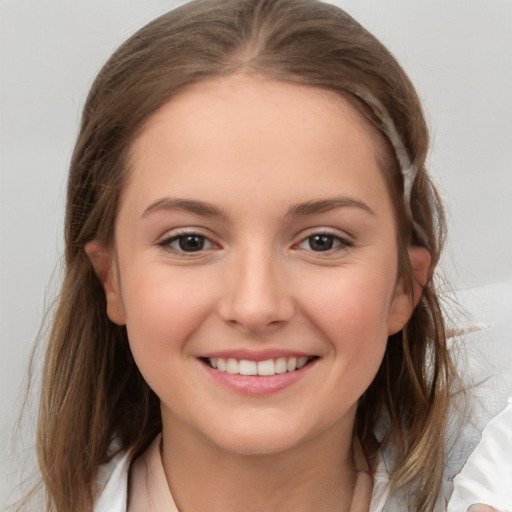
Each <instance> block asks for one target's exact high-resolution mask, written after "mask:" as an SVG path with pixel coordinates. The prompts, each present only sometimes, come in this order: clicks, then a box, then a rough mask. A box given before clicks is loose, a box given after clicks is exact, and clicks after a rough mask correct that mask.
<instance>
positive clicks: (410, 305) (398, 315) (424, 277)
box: [388, 246, 432, 336]
mask: <svg viewBox="0 0 512 512" xmlns="http://www.w3.org/2000/svg"><path fill="white" fill-rule="evenodd" d="M408 252H409V261H410V263H411V271H412V291H411V290H409V288H408V287H407V286H405V282H404V278H403V277H402V278H400V280H399V282H398V283H397V286H396V290H395V296H394V297H393V302H392V304H391V308H390V312H389V316H388V336H390V335H391V334H395V333H396V332H398V331H400V330H401V329H403V327H404V325H405V324H406V323H407V322H408V321H409V318H411V315H412V312H413V311H414V308H415V307H416V306H417V305H418V303H419V301H420V299H421V296H422V295H423V287H424V286H425V285H426V284H427V282H428V279H429V274H430V264H431V262H432V258H431V256H430V253H429V252H428V251H427V249H425V247H418V246H414V247H410V248H409V250H408Z"/></svg>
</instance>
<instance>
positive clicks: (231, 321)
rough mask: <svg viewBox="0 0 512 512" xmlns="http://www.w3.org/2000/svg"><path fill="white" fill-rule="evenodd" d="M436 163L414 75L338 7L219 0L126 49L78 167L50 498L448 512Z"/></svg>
mask: <svg viewBox="0 0 512 512" xmlns="http://www.w3.org/2000/svg"><path fill="white" fill-rule="evenodd" d="M427 151H428V133H427V128H426V124H425V121H424V118H423V114H422V111H421V106H420V103H419V100H418V97H417V95H416V93H415V91H414V88H413V86H412V85H411V83H410V81H409V80H408V78H407V77H406V75H405V73H404V72H403V70H402V69H401V68H400V66H399V65H398V63H397V62H396V60H395V59H394V58H393V57H392V56H391V55H390V53H389V52H388V51H387V50H386V49H385V48H384V47H383V46H382V44H380V43H379V42H378V41H377V40H376V39H375V38H374V37H373V36H372V35H371V34H369V33H368V32H367V31H366V30H365V29H364V28H362V27H361V26H360V25H359V24H358V23H357V22H355V21H354V20H353V19H352V18H350V17H349V16H348V15H347V14H346V13H344V12H343V11H341V10H340V9H338V8H335V7H333V6H331V5H328V4H324V3H321V2H316V1H309V0H222V1H219V0H214V1H212V0H210V1H208V0H206V1H196V2H192V3H189V4H186V5H184V6H183V7H180V8H179V9H176V10H175V11H172V12H170V13H168V14H166V15H164V16H162V17H161V18H159V19H157V20H155V21H154V22H152V23H150V24H149V25H147V26H146V27H144V28H143V29H141V30H140V31H139V32H138V33H137V34H135V35H134V36H133V37H132V38H130V39H129V40H128V41H127V42H126V43H125V44H124V45H122V46H121V48H120V49H119V50H118V51H117V52H116V53H115V54H114V55H113V56H112V57H111V58H110V60H109V61H108V62H107V64H106V65H105V66H104V68H103V70H102V71H101V72H100V74H99V75H98V78H97V79H96V81H95V83H94V85H93V87H92V90H91V92H90V94H89V97H88V100H87V103H86V105H85V107H84V113H83V118H82V126H81V130H80V135H79V138H78V141H77V144H76V148H75V152H74V155H73V159H72V162H71V167H70V173H69V185H68V198H67V217H66V275H65V277H64V282H63V285H62V290H61V296H60V302H59V306H58V308H57V311H56V313H55V317H54V321H53V329H52V332H51V335H50V341H49V347H48V352H47V359H46V364H45V375H44V389H43V397H42V403H41V413H40V421H39V432H38V454H39V462H40V467H41V471H42V478H43V483H44V487H45V489H46V492H47V498H48V499H47V507H48V509H49V510H55V511H58V512H64V511H69V512H71V511H73V512H85V511H91V510H95V511H107V510H108V511H120V512H121V511H126V510H127V511H129V512H132V511H138V510H151V511H164V510H165V511H172V510H183V511H187V512H193V511H209V512H215V511H217V510H223V511H239V510H247V511H259V510H267V511H271V510H280V511H282V510H285V511H287V510H290V511H292V510H293V511H294V512H301V511H311V510H315V511H317V512H321V511H332V510H346V511H349V510H350V511H356V510H357V511H380V510H417V511H427V510H428V511H430V510H446V507H447V502H448V499H449V495H450V492H451V487H450V484H449V479H451V478H452V477H453V474H454V473H453V467H451V469H450V471H451V472H450V471H447V469H446V468H447V464H446V446H445V433H446V428H447V422H448V416H449V414H450V393H451V392H452V391H453V390H454V389H456V388H457V386H458V379H457V376H456V372H455V370H454V368H453V365H452V362H451V360H450V356H449V353H448V350H447V346H446V333H445V327H444V322H443V317H442V313H441V309H440V306H439V303H438V298H437V296H436V290H435V288H434V285H433V281H432V277H433V273H434V269H435V266H436V264H437V262H438V260H439V256H440V252H441V248H442V244H443V238H444V217H443V212H442V207H441V204H440V201H439V198H438V195H437V193H436V191H435V189H434V187H433V185H432V183H431V181H430V179H429V176H428V174H427V171H426V168H425V158H426V155H427ZM458 469H460V468H458ZM454 510H455V509H454Z"/></svg>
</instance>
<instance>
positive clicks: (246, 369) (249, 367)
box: [238, 359, 258, 375]
mask: <svg viewBox="0 0 512 512" xmlns="http://www.w3.org/2000/svg"><path fill="white" fill-rule="evenodd" d="M238 368H239V372H240V375H258V363H256V361H247V359H242V360H241V361H238Z"/></svg>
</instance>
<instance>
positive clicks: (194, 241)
mask: <svg viewBox="0 0 512 512" xmlns="http://www.w3.org/2000/svg"><path fill="white" fill-rule="evenodd" d="M174 242H178V246H179V248H180V249H181V250H182V251H184V252H196V251H201V250H202V249H204V246H205V237H204V236H200V235H182V236H179V237H177V238H176V239H175V240H174Z"/></svg>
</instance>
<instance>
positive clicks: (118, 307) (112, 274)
mask: <svg viewBox="0 0 512 512" xmlns="http://www.w3.org/2000/svg"><path fill="white" fill-rule="evenodd" d="M85 252H86V253H87V256H88V257H89V259H90V260H91V263H92V266H93V267H94V271H95V272H96V275H97V276H98V279H99V280H100V282H101V284H102V285H103V290H104V291H105V298H106V300H107V316H108V317H109V318H110V320H112V322H114V323H115V324H117V325H124V324H126V317H125V312H124V305H123V301H122V296H121V290H120V287H119V282H118V281H119V279H118V272H117V265H116V262H115V258H113V257H112V252H111V251H110V250H109V249H107V248H106V247H105V246H104V245H103V244H101V243H100V242H98V241H97V240H92V241H91V242H89V243H87V244H86V245H85Z"/></svg>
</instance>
